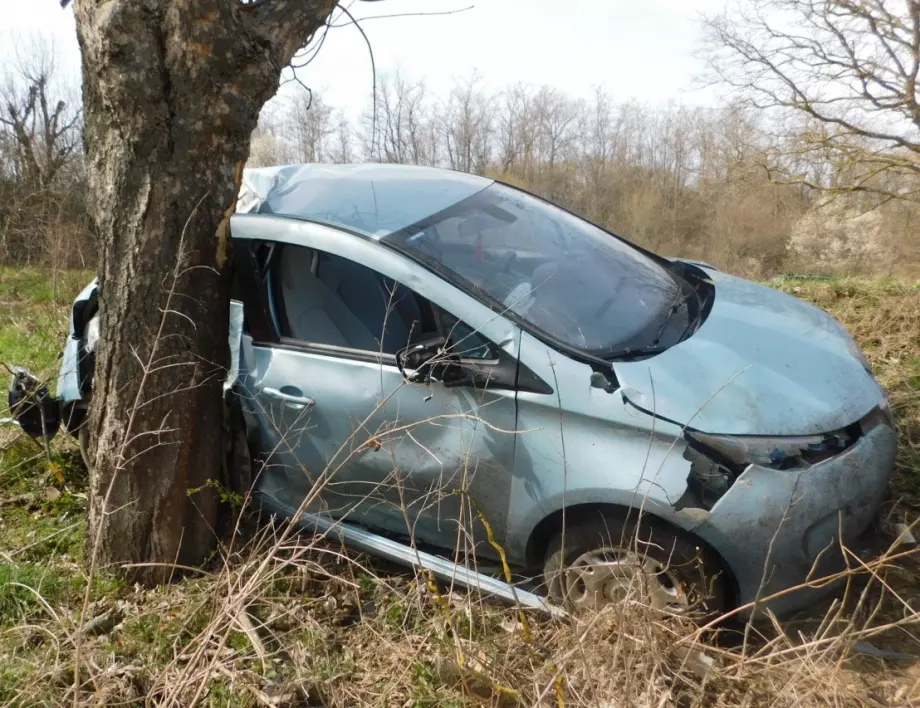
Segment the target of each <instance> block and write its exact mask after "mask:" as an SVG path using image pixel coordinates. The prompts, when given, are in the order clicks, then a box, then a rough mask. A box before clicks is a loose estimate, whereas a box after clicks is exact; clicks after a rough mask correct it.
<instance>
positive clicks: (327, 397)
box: [250, 346, 515, 547]
mask: <svg viewBox="0 0 920 708" xmlns="http://www.w3.org/2000/svg"><path fill="white" fill-rule="evenodd" d="M253 354H254V357H255V372H254V373H256V375H257V376H258V378H257V379H254V380H251V382H250V386H251V389H252V392H253V394H254V395H255V399H256V402H257V408H258V409H259V410H260V411H261V412H260V414H259V425H260V428H261V434H262V438H263V444H264V448H263V449H265V450H267V451H268V452H270V456H269V460H270V462H269V465H268V466H267V468H266V469H265V470H264V471H263V473H262V476H263V478H262V479H261V480H260V483H259V491H260V492H261V493H262V494H264V495H267V496H269V497H271V498H274V499H276V500H278V501H280V502H281V503H282V504H283V505H285V506H288V507H296V506H298V505H299V504H300V502H301V501H303V500H304V499H306V498H307V497H308V496H310V494H311V492H313V491H314V489H315V490H316V491H317V492H319V493H318V494H317V495H315V496H316V502H315V503H314V504H313V507H312V508H314V509H325V510H327V511H328V512H329V513H331V514H332V515H333V516H336V517H341V516H348V518H349V519H351V520H352V521H355V522H357V523H362V524H366V525H369V526H379V527H382V528H385V529H388V530H391V531H393V532H396V533H401V534H403V533H412V534H414V535H415V536H417V537H418V538H419V539H421V540H424V541H428V542H430V543H436V544H438V545H440V546H447V547H453V546H454V544H455V542H456V539H457V537H458V536H457V521H458V520H459V519H460V518H461V517H464V518H465V522H464V527H465V528H472V527H478V526H481V520H480V518H479V516H478V514H477V513H476V512H475V511H474V509H475V507H471V505H470V499H471V498H472V499H475V501H476V505H477V506H478V508H479V509H481V510H482V511H483V514H484V516H485V517H486V518H489V517H491V522H492V524H493V525H494V526H495V531H496V533H497V534H498V535H499V536H501V535H502V532H503V529H504V520H505V515H506V512H507V508H508V490H509V488H510V483H511V472H510V471H511V469H512V465H513V457H514V442H515V436H514V434H513V433H512V432H511V431H513V430H514V425H515V401H514V392H513V391H507V390H505V391H495V392H492V391H483V390H480V389H474V388H467V387H457V388H446V387H445V386H444V385H443V384H441V383H440V382H437V381H433V382H431V383H430V384H429V385H422V384H409V383H407V382H406V381H405V380H404V379H403V377H402V375H401V374H400V372H399V370H398V369H397V367H396V366H395V363H394V364H391V363H386V362H373V361H369V360H360V359H348V358H342V357H337V356H332V355H320V354H316V353H314V352H308V351H298V350H297V349H296V348H293V347H281V346H256V347H254V348H253ZM475 535H476V537H481V536H482V535H483V534H481V533H479V532H477V533H476V534H475Z"/></svg>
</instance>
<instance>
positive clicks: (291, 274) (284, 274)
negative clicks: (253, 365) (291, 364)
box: [272, 245, 494, 360]
mask: <svg viewBox="0 0 920 708" xmlns="http://www.w3.org/2000/svg"><path fill="white" fill-rule="evenodd" d="M278 248H279V249H280V253H276V254H275V258H274V259H273V266H272V280H273V287H272V291H273V300H274V302H273V305H274V307H273V308H272V309H273V313H275V315H276V320H277V327H278V329H279V332H280V334H281V336H282V337H285V338H289V339H296V340H298V341H301V342H306V343H310V344H321V345H326V346H335V347H343V348H347V349H355V350H360V351H369V352H380V351H382V352H383V353H384V354H396V352H398V351H399V350H400V349H402V348H404V347H406V346H408V345H409V344H413V343H415V342H418V341H421V340H424V339H427V338H431V337H434V336H437V334H438V333H439V332H444V333H447V334H448V336H449V337H450V341H451V345H452V346H453V348H454V350H455V351H456V352H457V354H458V355H459V356H461V358H469V359H479V360H489V359H492V358H494V354H493V348H492V346H491V345H490V344H489V342H488V341H486V340H485V339H484V338H483V337H481V336H480V335H478V334H477V333H475V332H474V331H473V330H472V328H471V327H469V325H467V324H465V323H463V322H461V321H460V320H458V319H457V318H456V317H453V316H452V315H448V314H447V313H446V312H444V311H443V310H440V309H439V308H438V309H437V310H436V308H435V307H434V306H433V305H432V304H431V303H430V302H429V301H428V300H427V299H426V298H424V297H422V296H421V295H419V294H417V293H415V292H414V291H412V290H410V289H409V288H407V287H405V286H404V285H402V284H400V283H397V282H395V281H393V280H391V279H390V278H387V277H386V276H384V275H382V274H381V273H378V272H377V271H375V270H373V269H371V268H368V267H367V266H364V265H361V264H360V263H356V262H355V261H352V260H349V259H347V258H343V257H341V256H338V255H335V254H331V253H326V252H324V251H318V250H314V249H310V248H304V247H301V246H292V245H284V246H281V245H279V246H278Z"/></svg>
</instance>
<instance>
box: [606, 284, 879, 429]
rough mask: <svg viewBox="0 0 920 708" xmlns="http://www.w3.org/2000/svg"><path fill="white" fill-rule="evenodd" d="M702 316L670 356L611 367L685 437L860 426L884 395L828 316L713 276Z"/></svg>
mask: <svg viewBox="0 0 920 708" xmlns="http://www.w3.org/2000/svg"><path fill="white" fill-rule="evenodd" d="M707 275H709V276H710V277H711V278H712V280H713V283H714V284H715V297H714V301H713V305H712V309H711V311H710V314H709V316H708V317H707V318H706V320H705V322H704V323H703V325H702V326H701V327H700V328H699V329H698V330H697V331H696V333H694V334H693V335H692V336H691V337H689V338H688V339H686V340H684V341H683V342H680V343H679V344H677V345H675V346H673V347H671V348H670V349H668V350H667V351H665V352H663V353H661V354H658V355H656V356H653V357H651V358H648V359H645V360H643V361H635V362H621V363H616V364H614V370H615V372H616V375H617V378H618V379H619V381H620V385H621V387H622V393H623V396H624V398H625V399H626V400H627V401H629V402H630V403H632V404H633V405H635V406H638V407H639V408H642V409H644V410H646V411H648V412H651V413H653V414H654V415H656V416H658V417H660V418H665V419H668V420H671V421H673V422H676V423H679V424H681V425H686V426H687V427H689V428H693V429H695V430H700V431H703V432H708V433H723V434H734V435H810V434H817V433H825V432H830V431H832V430H836V429H839V428H843V427H846V426H847V425H850V424H851V423H854V422H855V421H857V420H859V419H860V418H861V417H862V416H864V415H865V414H866V413H868V412H869V411H870V410H872V408H873V407H875V406H876V405H878V404H879V403H880V402H881V401H882V400H883V398H884V392H883V391H882V389H881V387H880V386H879V385H878V383H877V382H876V381H875V379H874V378H873V377H872V376H871V375H870V374H869V373H868V372H867V370H866V369H865V368H864V365H863V363H862V362H861V361H860V360H859V359H858V358H857V354H856V353H855V352H856V349H855V344H854V343H853V340H852V338H851V337H850V335H849V334H848V333H847V332H846V330H844V328H843V327H842V326H841V325H840V324H839V323H838V322H837V321H836V320H835V319H834V318H833V317H831V316H830V315H828V314H827V313H825V312H823V311H822V310H819V309H818V308H816V307H813V306H812V305H809V304H807V303H805V302H802V301H801V300H798V299H796V298H794V297H792V296H789V295H785V294H784V293H781V292H779V291H777V290H774V289H772V288H768V287H765V286H762V285H757V284H756V283H752V282H750V281H746V280H742V279H741V278H735V277H733V276H730V275H726V274H724V273H718V272H715V271H709V272H707Z"/></svg>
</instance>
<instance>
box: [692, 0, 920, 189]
mask: <svg viewBox="0 0 920 708" xmlns="http://www.w3.org/2000/svg"><path fill="white" fill-rule="evenodd" d="M706 27H707V34H708V43H709V48H710V51H709V53H708V59H709V65H710V67H711V68H712V70H713V71H714V72H715V76H716V77H717V78H718V79H719V80H721V81H722V82H724V83H725V84H726V85H727V86H729V87H731V89H732V90H733V91H735V92H737V94H739V95H740V96H742V97H744V98H745V99H746V100H747V101H748V103H749V104H750V105H751V106H754V107H756V108H758V109H761V110H768V111H770V112H771V113H772V116H771V120H772V121H774V122H775V124H776V125H777V126H779V127H778V128H777V129H775V130H774V131H773V132H774V137H775V138H776V143H775V145H774V150H773V152H772V154H771V155H770V157H771V159H770V160H769V161H768V162H767V163H766V165H765V166H766V167H767V168H768V170H770V173H771V175H772V176H774V177H776V178H778V179H782V180H787V181H788V180H792V181H797V182H800V183H803V184H806V185H808V186H809V187H813V188H818V189H822V190H829V191H831V192H834V193H840V192H851V193H852V192H859V193H863V194H866V195H871V196H874V197H881V199H882V200H883V201H884V200H888V199H892V198H909V199H913V200H920V179H918V178H920V104H918V96H917V77H918V73H920V2H917V0H899V1H897V2H889V1H888V0H746V1H745V2H743V3H740V4H739V5H737V6H736V7H735V8H734V9H732V10H730V11H728V12H726V13H724V14H721V15H718V16H715V17H711V18H709V19H708V20H707V21H706ZM815 162H818V163H820V164H821V165H823V166H824V168H826V169H823V170H821V171H819V172H817V173H816V172H815V171H814V170H809V169H802V167H803V163H812V164H813V163H815Z"/></svg>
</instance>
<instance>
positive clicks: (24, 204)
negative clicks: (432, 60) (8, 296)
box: [0, 45, 920, 278]
mask: <svg viewBox="0 0 920 708" xmlns="http://www.w3.org/2000/svg"><path fill="white" fill-rule="evenodd" d="M58 74H59V72H57V71H56V67H55V64H54V56H53V54H52V53H51V52H50V51H49V50H48V49H47V48H44V47H41V45H36V48H35V50H34V51H32V52H31V53H30V54H29V55H28V57H27V58H26V59H23V60H20V61H18V62H17V63H16V64H15V65H14V66H12V67H10V68H9V70H8V71H7V74H6V76H5V77H2V79H0V263H2V264H7V265H43V266H48V267H51V268H53V269H60V268H73V267H78V268H90V269H92V268H94V267H95V253H96V240H95V238H94V235H93V233H92V229H91V227H90V223H89V220H88V218H87V216H86V195H87V190H88V186H87V182H86V172H85V165H84V160H83V151H82V146H81V140H80V130H81V116H80V105H79V98H78V96H79V94H78V91H77V90H76V88H75V87H73V86H68V85H66V84H64V83H62V82H61V81H59V80H58V78H59V77H58ZM772 119H773V116H771V114H769V113H768V112H764V111H757V110H755V109H752V108H751V107H749V106H747V105H744V104H742V103H740V102H738V103H737V104H732V103H724V104H722V105H718V106H715V107H699V106H687V105H682V104H681V103H678V102H673V103H669V104H667V105H648V104H642V103H638V102H634V101H618V100H616V99H615V97H613V96H611V95H610V94H609V93H607V92H606V91H605V90H604V89H603V88H598V89H597V91H596V93H595V94H594V95H593V96H592V97H591V98H589V99H584V98H576V97H573V96H570V95H568V94H567V93H566V92H565V91H564V90H562V89H560V88H557V87H552V86H529V85H523V84H516V85H512V86H507V87H505V88H503V89H500V90H495V89H491V88H489V87H488V86H487V84H486V81H485V79H484V78H483V76H482V74H481V73H479V72H476V71H474V72H472V73H471V74H470V75H468V76H466V77H462V78H458V79H457V80H456V81H455V83H454V85H453V87H452V89H451V90H450V92H449V93H448V94H447V95H436V94H434V93H433V92H431V91H429V90H428V89H426V86H425V84H424V82H423V81H421V80H416V79H414V78H410V77H408V76H407V75H406V74H405V73H401V72H394V73H381V74H379V75H378V76H377V77H376V85H375V91H374V92H373V93H372V95H371V97H370V98H369V100H368V105H367V107H366V108H365V110H364V112H363V114H362V115H361V116H359V117H349V116H348V115H346V113H345V112H344V111H343V110H342V109H340V108H336V107H335V106H332V105H329V104H328V103H327V102H326V101H324V99H323V97H322V95H320V94H318V93H316V92H312V93H311V92H309V91H307V90H306V89H299V92H298V93H297V94H296V95H294V96H293V97H291V96H290V95H288V96H286V97H284V98H279V99H276V100H275V101H273V102H272V103H270V104H269V105H268V106H267V107H266V109H265V111H264V112H263V116H262V119H261V121H260V124H259V127H258V128H257V129H256V131H255V132H254V133H253V136H252V151H251V155H250V160H249V165H250V166H261V165H270V164H287V163H300V162H337V163H342V162H391V163H406V164H421V165H434V166H441V167H448V168H451V169H456V170H461V171H465V172H473V173H477V174H482V175H486V176H489V177H493V178H496V179H500V180H502V181H505V182H508V183H511V184H514V185H517V186H520V187H523V188H525V189H527V190H529V191H531V192H534V193H536V194H538V195H540V196H543V197H545V198H548V199H550V200H552V201H554V202H557V203H559V204H561V205H562V206H564V207H566V208H568V209H570V210H572V211H574V212H576V213H578V214H580V215H582V216H584V217H586V218H588V219H590V220H591V221H593V222H595V223H597V224H599V225H601V226H604V227H606V228H608V229H611V230H612V231H614V232H616V233H618V234H620V235H622V236H625V237H626V238H629V239H630V240H633V241H634V242H636V243H638V244H640V245H642V246H645V247H647V248H650V249H652V250H655V251H657V252H660V253H662V254H663V255H668V256H681V257H688V258H696V259H701V260H705V261H707V262H710V263H712V264H714V265H716V266H718V267H721V268H724V269H726V270H728V271H730V272H734V273H737V274H740V275H744V276H748V277H755V278H765V277H770V276H774V275H777V274H781V273H788V272H795V273H808V274H840V275H853V274H860V275H875V276H895V277H915V276H916V275H917V273H918V272H920V230H918V229H917V223H918V217H920V214H918V203H917V202H916V201H914V200H913V199H912V198H910V194H911V190H910V189H908V188H907V187H906V186H905V185H903V184H901V185H899V186H897V190H898V191H899V192H900V193H905V194H908V196H907V197H905V198H891V197H880V196H879V194H877V193H873V192H868V193H867V192H866V191H864V190H857V189H853V190H850V189H848V185H850V184H855V183H857V182H858V181H859V179H863V180H864V179H865V170H863V171H862V172H860V165H859V164H858V163H848V164H841V163H840V160H839V159H837V156H836V155H835V154H834V153H833V152H832V151H830V150H828V151H825V152H822V151H820V150H815V149H813V148H812V147H811V146H812V145H813V144H814V131H816V130H826V127H822V126H816V125H809V124H807V122H801V123H800V124H796V125H790V124H789V122H788V121H784V122H783V123H782V125H777V124H776V123H775V122H771V120H772ZM809 131H811V132H809ZM802 145H808V146H809V148H808V149H800V146H802ZM777 163H780V164H782V165H784V168H785V169H784V171H783V173H782V177H777V173H776V170H775V165H776V164H777ZM882 178H885V179H889V180H891V179H894V177H893V176H892V175H883V177H882ZM897 179H900V180H902V182H903V180H904V179H906V178H904V177H903V175H902V176H899V177H898V178H897ZM879 191H880V192H884V190H879Z"/></svg>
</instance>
